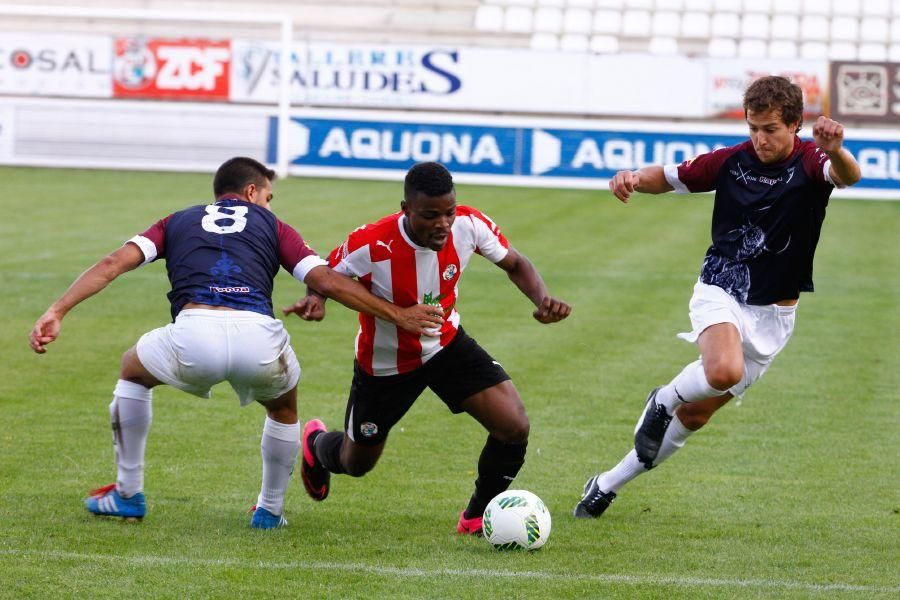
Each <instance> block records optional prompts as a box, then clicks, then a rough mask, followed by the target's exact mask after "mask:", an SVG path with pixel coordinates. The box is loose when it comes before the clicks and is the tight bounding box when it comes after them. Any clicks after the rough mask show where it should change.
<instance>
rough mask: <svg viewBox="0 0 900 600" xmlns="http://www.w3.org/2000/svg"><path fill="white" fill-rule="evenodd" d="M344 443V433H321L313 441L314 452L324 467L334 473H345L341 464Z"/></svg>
mask: <svg viewBox="0 0 900 600" xmlns="http://www.w3.org/2000/svg"><path fill="white" fill-rule="evenodd" d="M343 443H344V432H343V431H328V432H325V433H319V434H318V435H316V438H315V439H314V440H313V451H315V453H316V458H317V459H319V462H320V463H322V465H323V466H324V467H325V468H326V469H328V470H329V471H331V472H332V473H338V474H340V473H345V472H346V471H345V470H344V465H343V464H341V444H343Z"/></svg>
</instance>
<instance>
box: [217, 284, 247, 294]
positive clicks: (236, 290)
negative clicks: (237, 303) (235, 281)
mask: <svg viewBox="0 0 900 600" xmlns="http://www.w3.org/2000/svg"><path fill="white" fill-rule="evenodd" d="M209 291H211V292H213V293H214V294H249V293H250V288H248V287H247V286H240V287H217V286H215V285H211V286H209Z"/></svg>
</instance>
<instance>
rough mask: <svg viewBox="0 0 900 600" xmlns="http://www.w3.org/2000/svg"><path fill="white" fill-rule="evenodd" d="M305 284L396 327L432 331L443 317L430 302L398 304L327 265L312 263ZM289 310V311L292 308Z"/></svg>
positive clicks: (425, 332) (421, 331) (424, 331)
mask: <svg viewBox="0 0 900 600" xmlns="http://www.w3.org/2000/svg"><path fill="white" fill-rule="evenodd" d="M305 281H306V284H307V285H308V286H309V288H310V289H311V290H312V292H313V294H314V295H322V296H327V297H329V298H333V299H334V300H337V301H338V302H340V303H341V304H343V305H344V306H346V307H347V308H350V309H353V310H355V311H357V312H361V313H365V314H367V315H372V316H374V317H378V318H380V319H384V320H385V321H390V322H391V323H394V324H395V325H397V326H398V327H401V328H402V329H405V330H407V331H410V332H413V333H417V334H419V335H434V333H429V332H428V330H429V329H431V328H433V327H434V326H435V325H441V324H442V323H443V322H444V319H443V318H442V317H441V316H440V314H438V313H439V312H440V311H439V310H435V307H433V306H425V305H421V304H417V305H415V306H410V307H407V308H401V307H399V306H397V305H395V304H391V303H390V302H388V301H387V300H385V299H383V298H379V297H378V296H375V295H374V294H372V293H371V292H369V290H367V289H366V288H365V286H363V285H362V284H361V283H359V282H358V281H356V280H355V279H351V278H350V277H346V276H344V275H341V274H340V273H337V272H335V271H333V270H331V269H329V268H328V267H324V266H322V267H316V268H314V269H313V270H311V271H310V272H309V273H308V274H307V276H306V280H305ZM292 312H293V311H292Z"/></svg>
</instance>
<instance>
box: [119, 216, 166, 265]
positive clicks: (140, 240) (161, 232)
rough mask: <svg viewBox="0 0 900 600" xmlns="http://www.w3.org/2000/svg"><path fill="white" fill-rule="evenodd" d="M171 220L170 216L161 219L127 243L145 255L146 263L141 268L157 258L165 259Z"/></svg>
mask: <svg viewBox="0 0 900 600" xmlns="http://www.w3.org/2000/svg"><path fill="white" fill-rule="evenodd" d="M171 218H172V215H169V216H168V217H166V218H165V219H160V220H159V221H157V222H156V223H154V224H153V225H151V226H150V227H149V228H148V229H147V230H146V231H144V232H143V233H139V234H137V235H136V236H134V237H133V238H131V239H130V240H127V241H126V242H125V243H126V244H129V243H130V244H134V245H135V246H137V247H138V248H140V249H141V252H143V253H144V262H142V263H141V266H143V265H146V264H147V263H148V262H152V261H154V260H156V259H157V258H163V257H165V255H166V225H168V223H169V219H171Z"/></svg>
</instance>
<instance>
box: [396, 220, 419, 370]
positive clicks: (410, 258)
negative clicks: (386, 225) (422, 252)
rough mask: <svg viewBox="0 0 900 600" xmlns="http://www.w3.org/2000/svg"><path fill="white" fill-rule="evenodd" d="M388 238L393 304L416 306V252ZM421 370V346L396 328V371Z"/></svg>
mask: <svg viewBox="0 0 900 600" xmlns="http://www.w3.org/2000/svg"><path fill="white" fill-rule="evenodd" d="M396 230H397V236H396V237H393V238H392V243H391V246H393V247H392V248H391V253H390V256H391V258H390V260H391V284H392V288H393V289H392V293H393V296H394V304H396V305H397V306H402V307H407V306H413V305H414V304H418V302H419V298H418V294H419V284H418V280H417V277H416V251H415V250H414V249H413V248H411V247H410V246H409V244H407V243H405V242H404V240H403V239H402V238H401V237H400V235H399V234H400V230H399V228H396ZM421 366H422V343H421V342H420V341H419V337H418V336H417V335H414V334H412V333H409V332H408V331H406V330H403V329H400V328H399V327H398V328H397V369H398V370H399V371H400V372H401V373H405V372H406V371H411V370H413V369H418V368H419V367H421Z"/></svg>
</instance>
